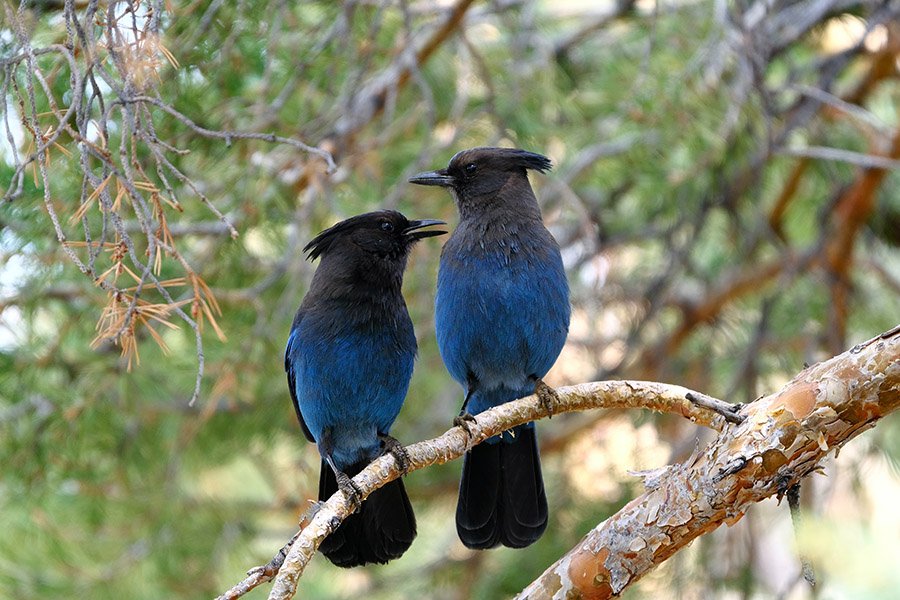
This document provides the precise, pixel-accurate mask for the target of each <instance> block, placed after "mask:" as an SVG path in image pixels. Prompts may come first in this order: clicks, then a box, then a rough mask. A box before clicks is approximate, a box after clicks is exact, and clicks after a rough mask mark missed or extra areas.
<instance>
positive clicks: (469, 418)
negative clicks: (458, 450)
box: [453, 412, 475, 437]
mask: <svg viewBox="0 0 900 600" xmlns="http://www.w3.org/2000/svg"><path fill="white" fill-rule="evenodd" d="M474 422H475V416H474V415H472V414H471V413H467V412H463V413H460V414H459V416H457V417H455V418H454V419H453V425H454V426H455V427H462V430H463V431H465V432H466V435H467V436H469V437H472V430H471V429H469V423H474Z"/></svg>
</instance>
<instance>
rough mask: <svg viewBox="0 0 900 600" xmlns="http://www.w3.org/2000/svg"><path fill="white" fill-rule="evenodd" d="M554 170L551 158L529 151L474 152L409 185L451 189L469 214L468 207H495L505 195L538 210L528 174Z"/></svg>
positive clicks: (463, 153)
mask: <svg viewBox="0 0 900 600" xmlns="http://www.w3.org/2000/svg"><path fill="white" fill-rule="evenodd" d="M551 166H552V163H551V162H550V159H549V158H547V157H546V156H542V155H540V154H535V153H534V152H528V151H527V150H518V149H516V148H471V149H469V150H462V151H460V152H457V153H456V155H455V156H454V157H453V158H452V159H450V164H449V165H447V168H446V169H439V170H437V171H428V172H425V173H419V174H418V175H414V176H413V177H410V179H409V181H410V182H411V183H417V184H419V185H436V186H440V187H446V188H449V189H450V190H451V191H452V193H453V196H454V198H455V199H456V201H457V203H458V204H459V205H460V210H461V211H463V210H468V208H467V207H466V205H478V204H481V205H489V204H495V205H496V204H497V202H498V201H501V200H502V199H501V198H500V196H503V195H505V196H507V197H508V199H509V200H510V201H511V202H514V203H517V204H521V201H522V198H526V197H527V198H529V204H533V205H534V206H533V208H534V209H535V210H537V201H536V200H534V193H533V192H532V191H531V186H530V185H529V183H528V175H527V172H528V170H529V169H532V170H535V171H539V172H541V173H545V172H547V171H549V170H550V168H551ZM501 189H504V190H505V191H504V192H503V193H500V191H501Z"/></svg>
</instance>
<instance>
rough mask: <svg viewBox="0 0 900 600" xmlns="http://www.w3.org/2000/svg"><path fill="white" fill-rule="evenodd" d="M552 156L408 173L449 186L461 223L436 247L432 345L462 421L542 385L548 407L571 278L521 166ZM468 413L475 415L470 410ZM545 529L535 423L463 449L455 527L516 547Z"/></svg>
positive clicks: (483, 151) (475, 539) (503, 152)
mask: <svg viewBox="0 0 900 600" xmlns="http://www.w3.org/2000/svg"><path fill="white" fill-rule="evenodd" d="M528 169H534V170H537V171H540V172H542V173H543V172H545V171H547V170H549V169H550V160H549V159H547V158H546V157H544V156H541V155H539V154H534V153H532V152H526V151H524V150H515V149H511V148H473V149H471V150H463V151H462V152H459V153H457V154H456V156H454V157H453V159H452V160H451V161H450V165H449V166H448V167H447V168H446V169H441V170H439V171H430V172H427V173H421V174H419V175H416V176H414V177H412V178H410V182H412V183H418V184H421V185H437V186H442V187H446V188H448V189H449V190H450V193H451V194H452V196H453V198H454V200H456V204H457V206H458V208H459V216H460V221H459V226H458V227H457V228H456V230H455V231H454V232H453V234H452V235H451V236H450V238H449V239H448V240H447V243H446V244H445V245H444V249H443V251H442V252H441V263H440V269H439V272H438V284H437V296H436V298H435V328H436V330H437V342H438V348H439V350H440V352H441V357H442V358H443V359H444V363H445V364H446V365H447V369H448V370H449V371H450V374H451V375H452V376H453V378H454V379H455V380H456V381H458V382H459V383H460V384H461V385H462V386H463V388H464V389H465V394H466V395H465V400H464V402H463V406H462V410H461V411H460V416H459V417H457V419H456V420H455V421H454V423H456V424H457V425H461V426H463V427H464V428H465V427H466V423H465V421H466V420H471V419H472V418H473V417H472V414H478V413H480V412H483V411H485V410H487V409H489V408H491V407H493V406H497V405H500V404H503V403H504V402H509V401H511V400H515V399H516V398H521V397H524V396H527V395H530V394H532V393H537V394H538V396H539V397H540V398H541V402H542V403H543V404H544V406H545V408H546V409H547V411H548V413H549V412H550V411H551V409H552V402H553V401H554V400H555V399H557V396H556V392H555V391H554V390H553V389H552V388H550V387H549V386H547V384H545V383H544V382H543V380H542V379H541V378H542V377H543V376H544V375H546V373H547V371H549V370H550V367H552V366H553V363H554V362H555V361H556V358H557V356H559V353H560V351H561V350H562V347H563V344H564V343H565V341H566V334H567V333H568V330H569V314H570V306H569V286H568V283H567V282H566V274H565V271H564V270H563V263H562V258H561V256H560V252H559V245H558V244H557V243H556V240H555V239H553V236H552V235H551V234H550V232H549V231H547V229H546V228H545V227H544V224H543V222H542V220H541V211H540V208H539V207H538V203H537V199H536V198H535V196H534V192H533V191H532V189H531V186H530V185H529V183H528V176H527V170H528ZM467 409H468V411H470V412H471V414H470V413H469V412H466V411H467ZM546 527H547V496H546V494H545V493H544V482H543V479H542V477H541V464H540V456H539V454H538V447H537V439H536V437H535V429H534V423H528V424H526V425H522V426H519V427H516V428H515V429H514V430H512V431H507V432H504V433H503V434H502V435H499V436H495V437H493V438H490V439H488V440H486V441H485V442H483V443H481V444H479V445H477V446H475V447H474V448H472V450H470V451H469V452H468V453H467V454H466V457H465V459H464V462H463V472H462V480H461V481H460V486H459V502H458V504H457V507H456V530H457V532H458V534H459V538H460V540H462V542H463V543H464V544H465V545H466V546H467V547H469V548H475V549H486V548H492V547H494V546H496V545H497V544H503V545H504V546H508V547H511V548H522V547H525V546H528V545H529V544H531V543H533V542H535V541H536V540H537V539H538V538H539V537H540V536H541V534H542V533H543V532H544V529H545V528H546Z"/></svg>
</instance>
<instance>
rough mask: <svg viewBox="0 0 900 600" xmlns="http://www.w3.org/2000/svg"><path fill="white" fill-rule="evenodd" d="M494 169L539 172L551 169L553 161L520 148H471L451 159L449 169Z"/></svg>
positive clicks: (464, 170) (465, 170)
mask: <svg viewBox="0 0 900 600" xmlns="http://www.w3.org/2000/svg"><path fill="white" fill-rule="evenodd" d="M473 165H474V169H475V170H478V169H479V167H480V168H482V169H494V170H497V171H510V170H515V169H532V170H535V171H538V172H539V173H546V172H547V171H549V170H550V169H551V168H552V166H553V163H551V162H550V159H549V158H547V157H546V156H543V155H541V154H537V153H535V152H528V151H527V150H519V149H518V148H487V147H485V148H471V149H469V150H462V151H460V152H457V153H456V155H455V156H454V157H453V158H451V159H450V165H449V166H448V167H447V170H448V171H456V170H461V171H463V172H467V171H471V170H472V169H473Z"/></svg>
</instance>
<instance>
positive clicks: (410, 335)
mask: <svg viewBox="0 0 900 600" xmlns="http://www.w3.org/2000/svg"><path fill="white" fill-rule="evenodd" d="M443 224H444V223H443V221H434V220H423V221H409V220H407V219H406V217H404V216H403V215H402V214H400V213H398V212H396V211H391V210H383V211H377V212H371V213H366V214H363V215H358V216H355V217H352V218H350V219H347V220H346V221H341V222H340V223H338V224H336V225H334V226H333V227H331V228H329V229H326V230H325V231H323V232H322V233H320V234H319V235H317V236H316V237H315V238H314V239H313V240H312V241H311V242H310V243H309V244H308V245H307V246H306V247H305V248H304V249H303V250H304V252H309V259H310V260H313V259H316V258H320V259H321V262H320V263H319V267H318V268H317V269H316V272H315V275H313V279H312V283H311V284H310V288H309V291H308V292H307V294H306V296H305V297H304V298H303V302H302V304H301V305H300V309H299V310H298V311H297V315H296V317H294V324H293V326H292V327H291V334H290V337H289V338H288V342H287V349H286V350H285V353H284V368H285V371H287V378H288V386H289V389H290V392H291V398H292V399H293V401H294V408H295V409H296V411H297V418H298V419H299V420H300V426H301V427H302V428H303V433H304V434H305V435H306V438H307V439H308V440H309V441H311V442H315V443H316V444H317V446H318V449H319V454H320V455H321V456H322V467H321V472H320V475H319V499H320V500H326V499H328V498H329V497H330V496H331V495H332V494H333V493H334V492H336V491H337V490H338V488H340V489H341V490H343V491H344V492H345V493H346V494H347V495H348V496H349V497H350V499H351V501H352V502H353V503H354V504H355V505H356V507H357V508H358V509H359V510H358V512H356V513H355V514H352V515H351V516H350V517H348V518H347V519H346V520H345V521H344V522H343V523H342V524H341V525H340V526H339V527H338V528H337V530H336V531H334V533H332V534H331V535H330V536H329V537H328V538H327V539H325V541H324V542H322V545H321V546H320V548H319V549H320V550H321V551H322V553H323V554H325V556H327V557H328V559H329V560H331V562H333V563H334V564H336V565H338V566H341V567H353V566H357V565H364V564H368V563H386V562H388V561H389V560H391V559H394V558H397V557H399V556H401V555H402V554H403V553H404V552H405V551H406V549H407V548H409V546H410V544H412V541H413V539H414V538H415V537H416V519H415V516H414V515H413V510H412V506H410V503H409V497H408V496H407V494H406V489H405V488H404V487H403V482H402V481H401V480H400V479H397V480H395V481H392V482H390V483H388V484H387V485H385V486H384V487H382V488H380V489H378V490H376V491H375V492H373V493H372V494H371V495H370V496H369V497H368V499H367V500H366V501H365V502H364V503H360V498H359V490H358V489H356V487H355V485H354V484H353V482H352V481H351V480H350V478H351V477H353V476H354V475H356V474H357V473H359V472H360V471H361V470H362V469H363V468H364V467H366V466H367V465H368V464H369V463H370V462H371V461H372V460H373V459H375V458H377V457H378V456H381V455H382V454H384V453H385V452H391V453H393V454H394V455H395V456H396V458H397V461H398V463H400V467H401V469H402V470H405V469H406V468H407V467H408V464H407V460H408V459H407V456H406V454H405V451H404V450H403V447H402V446H401V445H400V444H399V443H398V442H397V440H395V439H394V438H392V437H391V436H390V435H389V432H390V429H391V424H393V422H394V419H396V418H397V414H398V413H399V412H400V407H401V406H402V405H403V400H404V398H405V397H406V392H407V389H408V388H409V380H410V377H411V376H412V372H413V361H414V360H415V356H416V337H415V334H414V332H413V324H412V321H411V320H410V318H409V312H408V311H407V309H406V302H405V301H404V300H403V295H402V294H401V290H400V288H401V285H402V283H403V271H404V269H405V268H406V259H407V257H408V256H409V251H410V248H411V247H412V245H413V244H414V243H415V242H416V241H418V240H420V239H422V238H427V237H431V236H435V235H441V234H444V233H447V232H446V231H440V230H434V229H430V230H426V229H424V228H425V227H428V226H431V225H443Z"/></svg>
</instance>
